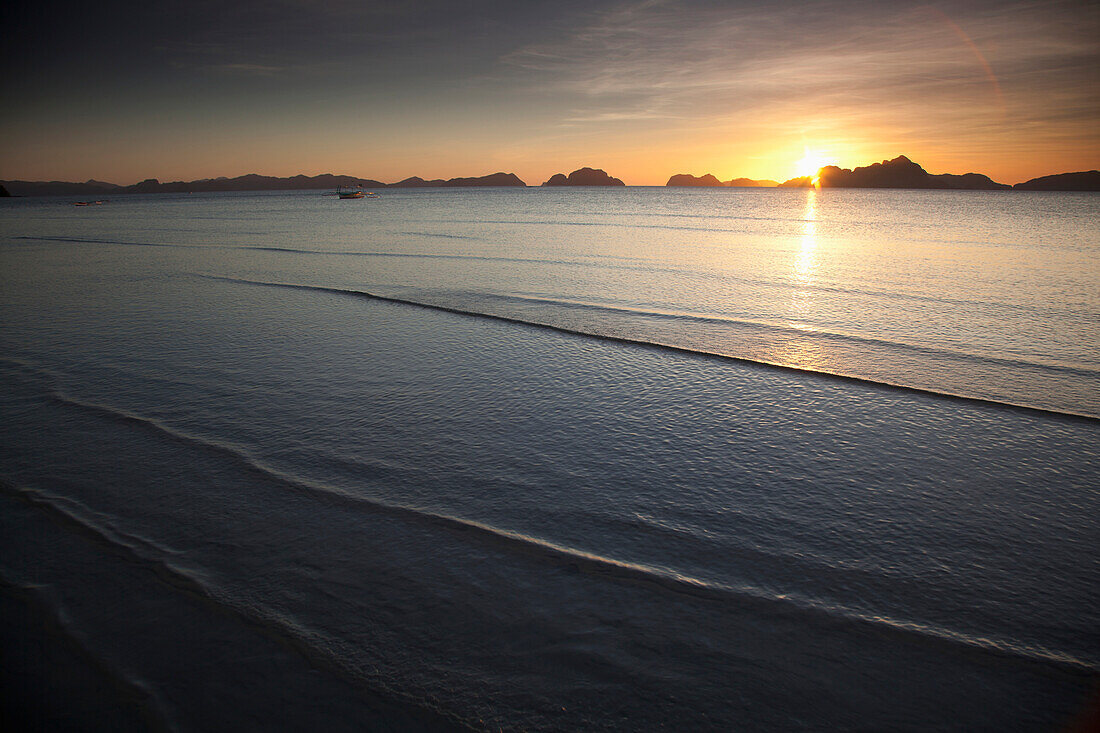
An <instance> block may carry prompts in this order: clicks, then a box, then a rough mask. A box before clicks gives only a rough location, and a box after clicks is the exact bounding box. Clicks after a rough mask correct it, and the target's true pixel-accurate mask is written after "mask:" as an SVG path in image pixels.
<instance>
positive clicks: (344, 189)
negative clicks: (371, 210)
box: [336, 186, 366, 199]
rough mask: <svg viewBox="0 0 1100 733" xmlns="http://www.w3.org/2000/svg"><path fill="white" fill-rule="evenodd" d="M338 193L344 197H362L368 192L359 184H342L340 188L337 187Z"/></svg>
mask: <svg viewBox="0 0 1100 733" xmlns="http://www.w3.org/2000/svg"><path fill="white" fill-rule="evenodd" d="M336 195H337V196H339V197H340V198H342V199H361V198H364V197H365V196H366V194H365V193H363V189H361V188H359V187H358V186H355V187H352V186H340V188H338V189H336Z"/></svg>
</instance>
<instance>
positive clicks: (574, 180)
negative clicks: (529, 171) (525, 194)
mask: <svg viewBox="0 0 1100 733" xmlns="http://www.w3.org/2000/svg"><path fill="white" fill-rule="evenodd" d="M542 185H544V186H625V185H626V184H625V183H623V182H622V181H620V180H619V179H618V178H612V177H611V176H609V175H607V173H606V172H604V171H603V170H601V169H599V168H578V169H577V170H575V171H573V172H572V173H570V174H569V175H568V176H566V175H565V174H563V173H555V174H554V175H552V176H550V180H548V181H547V182H546V183H544V184H542Z"/></svg>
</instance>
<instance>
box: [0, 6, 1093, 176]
mask: <svg viewBox="0 0 1100 733" xmlns="http://www.w3.org/2000/svg"><path fill="white" fill-rule="evenodd" d="M0 13H2V14H3V18H2V23H3V28H4V44H3V51H2V54H3V62H4V69H3V74H2V82H0V83H2V84H3V101H4V105H3V107H4V114H3V116H2V117H0V179H30V180H46V179H59V180H85V179H88V178H96V179H99V180H106V181H111V182H114V183H122V184H126V183H133V182H135V181H138V180H140V179H142V178H146V177H155V178H159V179H160V180H162V181H167V180H181V179H182V180H190V179H195V178H203V177H212V176H220V175H225V176H236V175H241V174H244V173H252V172H255V173H262V174H265V175H278V176H285V175H292V174H296V173H306V174H311V175H312V174H316V173H327V172H331V173H346V174H351V175H356V176H361V177H370V178H376V179H379V180H382V181H387V182H392V181H396V180H400V179H402V178H405V177H407V176H411V175H419V176H423V177H425V178H450V177H454V176H473V175H483V174H487V173H492V172H495V171H508V172H514V173H516V174H517V175H519V176H520V178H522V179H524V180H525V181H526V182H527V183H529V184H539V183H541V182H542V181H544V180H546V179H547V178H549V177H550V175H552V174H553V173H556V172H569V171H570V170H573V169H575V168H578V167H580V166H582V165H592V166H595V167H601V168H604V169H606V170H607V171H608V172H609V173H611V174H612V175H615V176H618V177H619V178H622V179H623V180H624V181H625V182H626V183H628V184H633V185H660V184H663V183H664V182H665V181H666V180H667V179H668V177H669V176H670V175H671V174H673V173H693V174H695V175H702V174H703V173H708V172H709V173H713V174H715V175H717V176H718V177H719V178H722V179H729V178H733V177H741V176H747V177H751V178H774V179H778V180H784V179H787V178H791V177H794V176H795V175H799V174H802V173H804V172H805V171H804V170H801V168H803V167H804V166H805V163H803V164H801V165H800V164H799V161H801V160H820V162H822V163H836V164H839V165H841V166H844V167H852V166H854V165H864V164H867V163H871V162H875V161H878V160H882V159H884V158H892V157H895V156H896V155H899V154H905V155H908V156H909V157H910V158H912V159H913V160H915V161H917V162H919V163H921V164H922V165H923V166H924V167H925V168H926V169H928V170H929V171H930V172H932V173H965V172H969V171H978V172H982V173H987V174H989V175H990V176H992V177H993V178H994V180H998V181H1001V182H1005V183H1016V182H1019V181H1023V180H1026V179H1028V178H1032V177H1035V176H1039V175H1045V174H1049V173H1060V172H1065V171H1076V170H1086V169H1091V168H1100V42H1098V40H1097V39H1100V3H1097V2H1081V1H1077V2H1043V1H1037V2H1011V1H1008V2H1006V1H1003V0H996V1H992V2H986V1H985V0H980V1H975V2H967V1H965V0H953V1H952V2H930V3H892V2H784V1H783V0H778V1H776V2H768V3H762V2H759V0H752V1H751V2H739V1H737V2H735V1H728V2H721V1H718V0H712V1H710V2H706V1H696V0H648V1H645V2H605V1H604V0H583V1H578V0H555V2H522V1H519V0H513V1H512V2H496V1H494V0H472V1H469V2H456V1H454V0H450V1H441V2H436V1H434V0H429V1H424V2H421V1H416V0H406V1H403V2H387V1H375V2H353V1H352V0H325V1H324V2H315V1H313V0H264V1H263V2H258V1H256V0H236V1H235V2H225V1H224V0H214V1H211V0H192V1H191V2H182V3H181V2H162V1H161V0H145V1H143V2H111V1H109V0H108V1H106V2H81V3H68V2H49V3H26V2H19V3H8V4H7V6H6V7H5V9H4V10H2V11H0Z"/></svg>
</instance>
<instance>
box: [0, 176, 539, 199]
mask: <svg viewBox="0 0 1100 733" xmlns="http://www.w3.org/2000/svg"><path fill="white" fill-rule="evenodd" d="M0 185H4V186H6V187H7V189H8V190H9V191H11V193H12V195H13V196H84V195H95V196H101V195H110V194H122V193H206V192H211V191H303V190H311V189H328V190H333V189H336V188H339V187H340V186H361V187H364V188H427V187H443V188H449V187H465V186H526V185H527V184H526V183H524V182H523V181H521V180H520V179H519V177H517V176H516V174H514V173H492V174H490V175H487V176H479V177H475V178H451V179H449V180H443V179H436V180H432V181H426V180H424V179H423V178H420V177H418V176H413V177H411V178H406V179H405V180H403V181H398V182H397V183H390V184H386V183H382V182H381V181H375V180H373V179H370V178H358V177H356V176H340V175H333V174H331V173H324V174H321V175H319V176H303V175H297V176H290V177H287V178H278V177H275V176H261V175H258V174H256V173H250V174H248V175H245V176H237V177H236V178H201V179H199V180H196V181H172V182H169V183H161V182H160V181H158V180H157V179H155V178H148V179H146V180H144V181H142V182H141V183H135V184H133V185H131V186H118V185H115V184H113V183H105V182H103V181H96V180H89V181H85V182H84V183H68V182H65V181H0Z"/></svg>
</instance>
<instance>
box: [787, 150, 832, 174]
mask: <svg viewBox="0 0 1100 733" xmlns="http://www.w3.org/2000/svg"><path fill="white" fill-rule="evenodd" d="M794 165H795V175H796V176H813V177H814V178H817V172H818V171H819V170H821V168H823V167H824V166H826V165H828V163H826V162H825V159H824V158H822V157H821V156H819V155H817V154H816V153H813V152H811V151H809V150H806V154H805V156H803V158H802V159H801V160H799V161H798V162H797V163H795V164H794Z"/></svg>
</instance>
